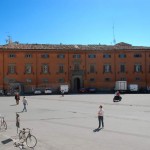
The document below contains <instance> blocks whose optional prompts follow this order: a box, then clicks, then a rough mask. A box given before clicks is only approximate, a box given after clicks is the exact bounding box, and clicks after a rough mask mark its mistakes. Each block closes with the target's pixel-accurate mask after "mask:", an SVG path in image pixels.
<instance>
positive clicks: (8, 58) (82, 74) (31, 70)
mask: <svg viewBox="0 0 150 150" xmlns="http://www.w3.org/2000/svg"><path fill="white" fill-rule="evenodd" d="M118 80H125V81H127V82H128V83H134V84H138V85H139V87H140V88H143V89H144V88H147V87H150V47H144V46H132V45H130V44H126V43H118V44H116V45H63V44H60V45H52V44H19V43H8V44H6V45H1V46H0V89H5V90H15V89H19V90H20V91H22V92H32V90H33V89H35V88H45V87H50V88H52V89H54V90H57V89H59V86H60V85H61V84H68V85H69V86H70V89H71V91H78V89H79V88H81V87H87V88H88V87H95V88H97V89H98V90H100V91H101V90H113V89H114V85H115V81H118Z"/></svg>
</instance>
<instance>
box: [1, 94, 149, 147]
mask: <svg viewBox="0 0 150 150" xmlns="http://www.w3.org/2000/svg"><path fill="white" fill-rule="evenodd" d="M26 98H27V100H28V103H29V105H27V109H28V111H27V112H21V111H22V109H23V104H22V101H20V104H19V105H18V106H16V105H14V104H15V99H14V97H0V114H2V115H4V116H5V120H6V122H7V125H8V129H7V131H6V132H0V140H1V141H3V140H5V139H8V138H12V139H13V140H16V139H17V138H18V136H17V129H16V112H18V113H19V114H20V122H21V129H22V128H23V127H25V128H31V129H33V130H32V134H33V135H35V136H36V137H37V140H38V143H37V146H36V147H35V148H34V150H100V149H101V150H149V149H150V129H149V128H150V95H148V94H139V95H137V94H125V95H122V98H123V99H122V101H121V102H116V103H114V102H113V101H112V99H113V95H112V94H89V95H88V94H86V95H82V94H81V95H65V96H64V97H62V96H61V95H40V96H26ZM21 99H22V97H21ZM100 104H101V105H103V107H104V111H105V112H104V124H105V128H104V129H102V130H100V131H97V132H93V130H94V129H96V128H97V127H98V119H97V112H98V109H99V105H100ZM15 149H16V150H17V149H19V148H15V147H14V146H13V142H9V143H8V144H5V145H4V144H2V143H0V150H15ZM26 150H30V148H27V147H26Z"/></svg>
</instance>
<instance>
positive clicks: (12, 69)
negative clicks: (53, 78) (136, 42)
mask: <svg viewBox="0 0 150 150" xmlns="http://www.w3.org/2000/svg"><path fill="white" fill-rule="evenodd" d="M149 69H150V67H149ZM74 70H76V71H78V70H81V69H80V65H79V64H75V65H74ZM96 71H97V70H96V65H95V64H90V65H89V72H90V73H95V72H96ZM119 71H120V73H126V71H127V69H126V65H125V64H120V69H119ZM64 72H65V69H64V65H63V64H59V65H58V73H64ZM103 72H104V73H111V72H112V67H111V65H110V64H104V65H103ZM134 72H142V65H141V64H135V65H134ZM15 73H16V65H15V64H9V65H8V74H15ZM24 73H25V74H32V73H33V65H32V64H26V65H25V72H24ZM41 73H43V74H48V73H50V69H49V65H48V64H42V66H41Z"/></svg>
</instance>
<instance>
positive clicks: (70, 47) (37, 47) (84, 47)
mask: <svg viewBox="0 0 150 150" xmlns="http://www.w3.org/2000/svg"><path fill="white" fill-rule="evenodd" d="M0 49H8V50H9V49H11V50H13V49H14V50H17V49H19V50H140V49H141V50H143V49H147V50H150V47H144V46H132V45H130V44H127V43H123V42H121V43H118V44H116V45H64V44H18V43H10V44H6V45H0Z"/></svg>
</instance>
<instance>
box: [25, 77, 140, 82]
mask: <svg viewBox="0 0 150 150" xmlns="http://www.w3.org/2000/svg"><path fill="white" fill-rule="evenodd" d="M103 80H104V81H107V82H109V81H112V79H111V78H104V79H103ZM88 81H89V82H96V79H95V78H90V79H89V80H88ZM120 81H127V79H126V78H125V77H122V78H120ZM135 81H142V79H141V78H140V77H135ZM26 82H27V83H32V79H30V78H28V79H26ZM41 82H42V83H45V84H48V83H49V79H47V78H43V79H41ZM57 82H59V83H65V79H64V78H59V79H58V80H57Z"/></svg>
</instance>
